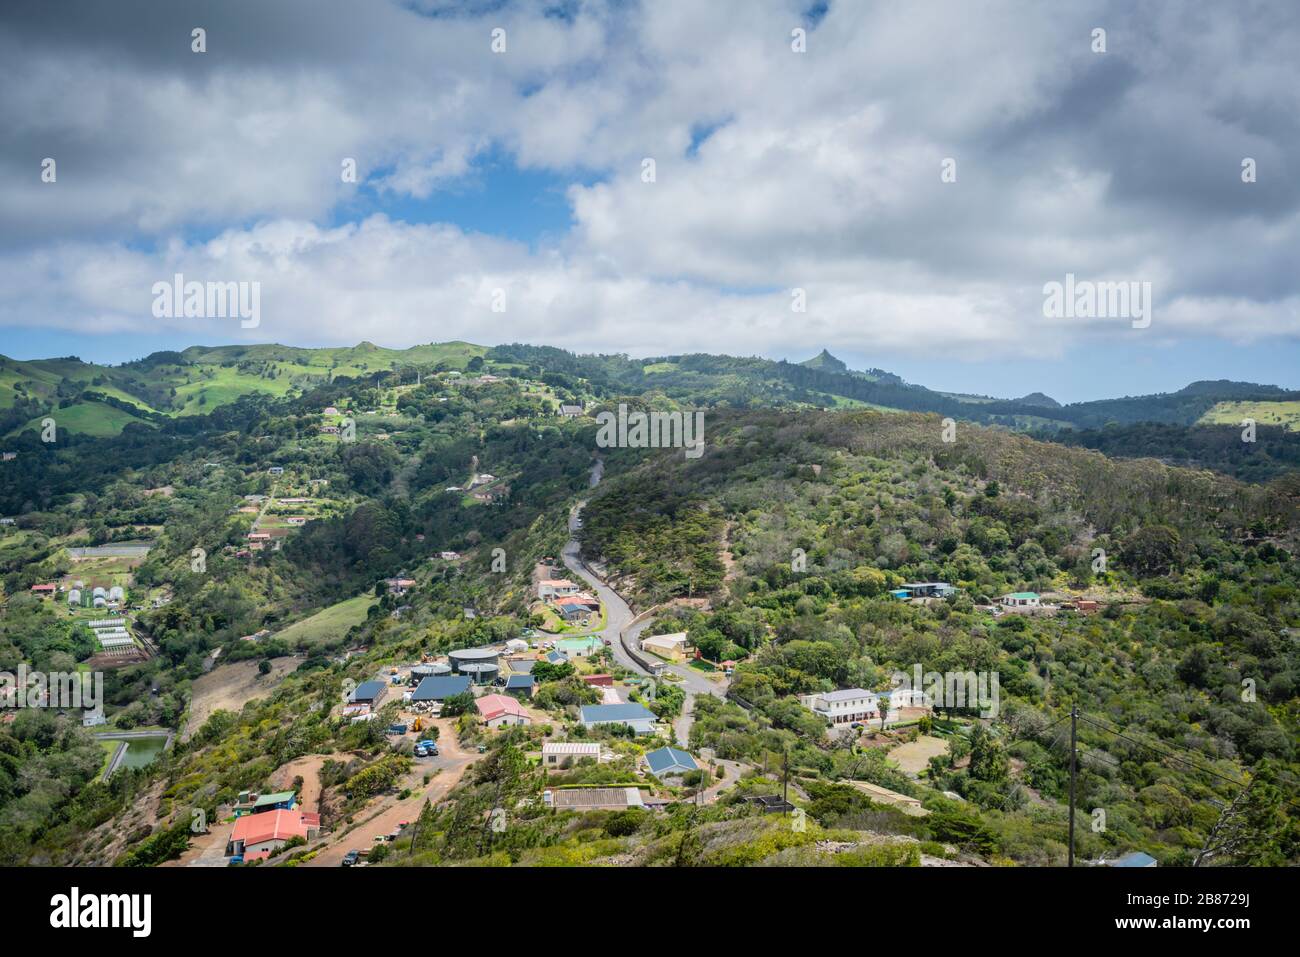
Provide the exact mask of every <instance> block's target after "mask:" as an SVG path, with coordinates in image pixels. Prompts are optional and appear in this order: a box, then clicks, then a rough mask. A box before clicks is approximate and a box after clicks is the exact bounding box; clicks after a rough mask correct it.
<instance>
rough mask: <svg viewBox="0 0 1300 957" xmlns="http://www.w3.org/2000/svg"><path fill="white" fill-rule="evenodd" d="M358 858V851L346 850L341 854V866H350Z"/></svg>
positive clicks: (359, 853)
mask: <svg viewBox="0 0 1300 957" xmlns="http://www.w3.org/2000/svg"><path fill="white" fill-rule="evenodd" d="M359 860H361V852H360V851H348V852H347V853H346V854H344V855H343V866H344V867H351V866H352V865H353V864H355V863H356V862H357V861H359Z"/></svg>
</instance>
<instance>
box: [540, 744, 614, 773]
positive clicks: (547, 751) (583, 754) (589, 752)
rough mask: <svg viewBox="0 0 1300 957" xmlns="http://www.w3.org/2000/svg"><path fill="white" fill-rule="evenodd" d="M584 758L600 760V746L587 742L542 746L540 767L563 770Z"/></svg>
mask: <svg viewBox="0 0 1300 957" xmlns="http://www.w3.org/2000/svg"><path fill="white" fill-rule="evenodd" d="M584 758H591V759H592V760H593V761H599V760H600V745H599V744H596V743H595V742H588V741H557V742H553V743H552V742H548V743H546V744H544V745H542V767H544V768H565V767H569V766H571V765H573V764H576V763H577V762H579V761H581V760H583V759H584Z"/></svg>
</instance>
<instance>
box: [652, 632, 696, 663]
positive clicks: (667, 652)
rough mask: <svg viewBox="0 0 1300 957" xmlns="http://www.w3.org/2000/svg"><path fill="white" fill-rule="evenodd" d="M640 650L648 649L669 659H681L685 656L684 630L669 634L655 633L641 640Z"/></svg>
mask: <svg viewBox="0 0 1300 957" xmlns="http://www.w3.org/2000/svg"><path fill="white" fill-rule="evenodd" d="M641 650H642V651H648V652H650V653H651V654H652V655H658V656H659V657H660V658H667V659H668V660H669V661H681V660H682V659H683V658H685V657H686V632H684V631H679V632H676V633H674V634H671V635H655V636H654V637H652V638H646V639H645V640H644V641H642V642H641Z"/></svg>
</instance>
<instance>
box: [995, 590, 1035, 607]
mask: <svg viewBox="0 0 1300 957" xmlns="http://www.w3.org/2000/svg"><path fill="white" fill-rule="evenodd" d="M998 604H999V605H1001V606H1002V607H1003V608H1039V607H1041V602H1040V601H1039V599H1038V592H1036V591H1013V592H1012V593H1011V594H1009V595H1003V596H1002V597H1001V598H999V599H998Z"/></svg>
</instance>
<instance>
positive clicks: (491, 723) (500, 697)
mask: <svg viewBox="0 0 1300 957" xmlns="http://www.w3.org/2000/svg"><path fill="white" fill-rule="evenodd" d="M474 705H475V707H477V708H478V713H479V714H480V715H481V716H482V718H483V720H484V722H486V723H487V726H488V727H489V728H500V727H503V726H514V725H528V724H532V723H533V719H532V718H530V717H529V716H528V713H527V712H526V711H524V706H523V705H521V704H520V703H519V702H518V701H516V700H515V699H514V698H512V697H510V696H509V695H504V694H485V695H484V696H483V697H481V698H479V699H478V700H477V701H475V702H474Z"/></svg>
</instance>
